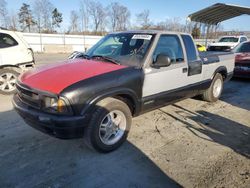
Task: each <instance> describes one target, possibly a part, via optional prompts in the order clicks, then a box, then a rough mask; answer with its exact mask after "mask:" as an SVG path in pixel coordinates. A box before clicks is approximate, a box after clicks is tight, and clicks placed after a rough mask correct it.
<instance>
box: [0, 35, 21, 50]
mask: <svg viewBox="0 0 250 188" xmlns="http://www.w3.org/2000/svg"><path fill="white" fill-rule="evenodd" d="M16 45H18V43H17V41H16V40H15V39H14V38H13V37H12V36H10V35H8V34H4V33H0V48H7V47H12V46H16Z"/></svg>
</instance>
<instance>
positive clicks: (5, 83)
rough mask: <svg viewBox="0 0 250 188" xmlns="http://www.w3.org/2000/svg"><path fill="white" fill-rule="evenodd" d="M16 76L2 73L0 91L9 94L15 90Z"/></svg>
mask: <svg viewBox="0 0 250 188" xmlns="http://www.w3.org/2000/svg"><path fill="white" fill-rule="evenodd" d="M16 78H17V77H16V75H15V74H12V73H3V74H1V75H0V90H1V91H4V92H11V91H14V90H15V89H16V87H15V84H16Z"/></svg>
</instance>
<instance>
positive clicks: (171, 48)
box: [153, 35, 184, 63]
mask: <svg viewBox="0 0 250 188" xmlns="http://www.w3.org/2000/svg"><path fill="white" fill-rule="evenodd" d="M159 54H165V55H167V56H169V58H170V59H171V62H172V63H175V62H182V61H183V60H184V56H183V50H182V47H181V43H180V39H179V37H178V36H177V35H161V36H160V39H159V41H158V43H157V46H156V48H155V51H154V54H153V60H154V61H155V60H156V57H157V55H159Z"/></svg>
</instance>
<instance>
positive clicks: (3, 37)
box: [0, 28, 35, 95]
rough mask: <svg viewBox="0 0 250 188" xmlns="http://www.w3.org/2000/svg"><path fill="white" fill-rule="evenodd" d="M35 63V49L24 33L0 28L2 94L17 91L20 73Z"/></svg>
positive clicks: (0, 89) (0, 85) (0, 88)
mask: <svg viewBox="0 0 250 188" xmlns="http://www.w3.org/2000/svg"><path fill="white" fill-rule="evenodd" d="M34 64H35V60H34V54H33V51H32V49H31V48H30V46H29V45H28V44H27V42H26V41H25V40H24V38H23V36H22V34H21V33H20V32H15V31H9V30H7V29H4V28H0V94H4V95H9V94H13V93H15V90H16V87H15V82H16V79H17V77H18V75H19V74H20V73H22V72H24V71H26V70H28V69H31V68H33V67H34Z"/></svg>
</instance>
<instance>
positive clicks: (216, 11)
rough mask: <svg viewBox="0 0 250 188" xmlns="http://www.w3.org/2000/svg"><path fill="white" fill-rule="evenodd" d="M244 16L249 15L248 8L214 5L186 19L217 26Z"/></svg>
mask: <svg viewBox="0 0 250 188" xmlns="http://www.w3.org/2000/svg"><path fill="white" fill-rule="evenodd" d="M244 14H248V15H250V7H243V6H238V5H231V4H223V3H216V4H214V5H212V6H210V7H207V8H204V9H202V10H200V11H197V12H195V13H193V14H190V15H189V16H188V18H189V19H190V20H191V21H195V22H200V23H205V24H210V25H217V24H218V23H220V22H222V21H225V20H228V19H231V18H234V17H237V16H241V15H244Z"/></svg>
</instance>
